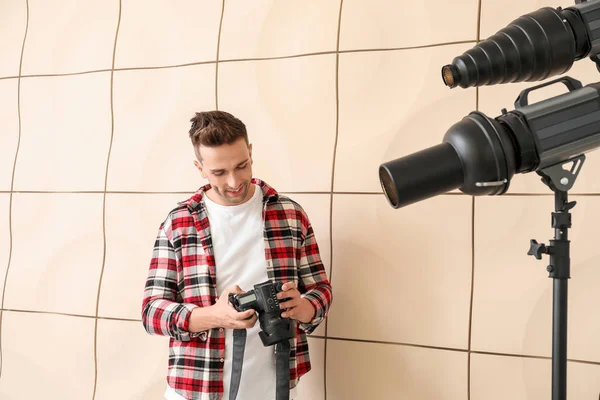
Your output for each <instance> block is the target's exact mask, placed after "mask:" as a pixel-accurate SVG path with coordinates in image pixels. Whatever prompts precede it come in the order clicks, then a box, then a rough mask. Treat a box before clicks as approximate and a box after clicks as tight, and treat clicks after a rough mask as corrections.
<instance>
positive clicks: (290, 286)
mask: <svg viewBox="0 0 600 400" xmlns="http://www.w3.org/2000/svg"><path fill="white" fill-rule="evenodd" d="M295 288H296V284H295V283H294V282H286V283H284V284H283V286H282V287H281V290H283V291H284V292H285V291H286V290H292V289H295Z"/></svg>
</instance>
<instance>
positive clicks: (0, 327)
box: [0, 0, 29, 379]
mask: <svg viewBox="0 0 600 400" xmlns="http://www.w3.org/2000/svg"><path fill="white" fill-rule="evenodd" d="M25 7H26V20H25V33H24V34H23V44H22V45H21V59H20V61H19V77H18V78H17V79H18V80H17V115H18V121H19V128H18V138H17V148H16V150H15V160H14V162H13V170H12V177H11V181H10V196H9V202H8V237H9V239H8V240H9V245H8V263H7V265H6V272H5V274H4V284H3V287H2V302H1V304H0V379H2V367H3V365H4V363H3V361H4V357H2V339H3V336H2V330H3V327H4V324H3V316H4V312H3V311H2V309H4V296H5V295H6V286H7V285H6V283H7V282H8V272H9V271H10V264H11V261H12V252H13V231H12V204H13V194H14V193H13V192H14V187H15V171H16V169H17V158H18V156H19V148H20V147H21V73H22V72H23V54H24V52H25V41H26V40H27V32H28V31H29V0H25Z"/></svg>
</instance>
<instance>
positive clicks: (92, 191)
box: [0, 190, 600, 198]
mask: <svg viewBox="0 0 600 400" xmlns="http://www.w3.org/2000/svg"><path fill="white" fill-rule="evenodd" d="M10 193H23V194H104V191H103V190H0V194H10ZM280 193H281V194H314V195H321V194H332V193H333V194H341V195H363V196H373V195H376V196H381V195H383V192H344V191H340V192H336V191H333V192H332V191H297V192H296V191H285V190H282V191H281V192H280ZM106 194H183V195H192V194H194V192H189V191H172V192H163V191H134V190H132V191H124V190H107V191H106ZM438 196H471V195H468V194H465V193H452V192H449V193H442V194H439V195H438ZM550 196H553V194H552V193H504V194H503V195H502V197H550ZM571 196H579V197H600V193H571ZM495 197H496V198H497V197H498V196H495Z"/></svg>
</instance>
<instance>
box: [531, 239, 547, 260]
mask: <svg viewBox="0 0 600 400" xmlns="http://www.w3.org/2000/svg"><path fill="white" fill-rule="evenodd" d="M546 253H548V248H547V247H546V245H545V244H544V243H538V242H537V241H536V240H535V239H531V241H530V246H529V251H528V252H527V255H530V256H534V257H535V258H537V259H538V260H541V259H542V254H546Z"/></svg>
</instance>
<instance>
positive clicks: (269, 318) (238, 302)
mask: <svg viewBox="0 0 600 400" xmlns="http://www.w3.org/2000/svg"><path fill="white" fill-rule="evenodd" d="M282 286H283V284H282V283H280V282H278V283H273V282H271V281H265V282H262V283H259V284H256V285H254V289H253V290H249V291H247V292H246V293H242V294H233V293H230V294H229V302H230V303H231V305H232V306H233V307H234V308H235V309H236V310H237V311H246V310H255V311H256V312H257V313H258V322H259V324H260V329H261V332H259V333H258V336H259V337H260V340H261V341H262V342H263V345H264V346H272V345H275V344H277V343H280V342H282V341H284V340H289V339H291V338H293V337H294V336H295V334H296V326H295V323H294V321H293V320H292V319H291V318H282V317H281V311H282V310H281V307H280V306H279V300H278V299H277V293H279V292H281V291H282Z"/></svg>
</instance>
